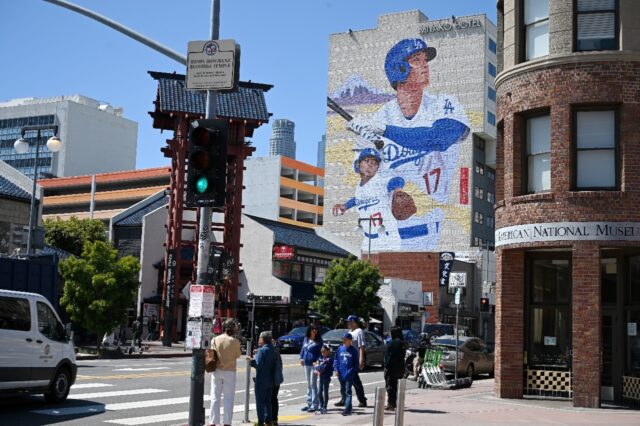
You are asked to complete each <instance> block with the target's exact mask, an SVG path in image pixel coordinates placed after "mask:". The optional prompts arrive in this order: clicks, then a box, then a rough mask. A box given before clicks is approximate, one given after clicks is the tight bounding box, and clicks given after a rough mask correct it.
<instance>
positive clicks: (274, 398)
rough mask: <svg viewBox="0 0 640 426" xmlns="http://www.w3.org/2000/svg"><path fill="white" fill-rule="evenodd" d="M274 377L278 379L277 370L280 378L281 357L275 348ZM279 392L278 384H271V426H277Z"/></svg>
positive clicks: (275, 382)
mask: <svg viewBox="0 0 640 426" xmlns="http://www.w3.org/2000/svg"><path fill="white" fill-rule="evenodd" d="M275 351H276V372H275V374H276V377H278V370H280V376H281V377H282V357H281V356H280V350H279V349H278V348H277V347H276V348H275ZM279 392H280V383H278V381H277V380H275V381H274V383H273V392H271V426H278V413H279V412H280V402H279V401H278V393H279Z"/></svg>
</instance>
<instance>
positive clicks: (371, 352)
mask: <svg viewBox="0 0 640 426" xmlns="http://www.w3.org/2000/svg"><path fill="white" fill-rule="evenodd" d="M347 331H349V330H347V329H346V328H338V329H335V330H331V331H328V332H326V333H324V334H323V335H322V340H324V343H325V344H327V345H329V347H330V348H331V353H332V354H334V353H335V352H336V351H337V350H338V348H339V347H340V345H341V344H342V336H344V333H346V332H347ZM364 341H365V359H364V365H365V367H370V366H373V365H379V366H384V351H385V345H384V342H383V341H382V339H381V338H380V336H378V335H377V334H375V333H373V332H371V331H364Z"/></svg>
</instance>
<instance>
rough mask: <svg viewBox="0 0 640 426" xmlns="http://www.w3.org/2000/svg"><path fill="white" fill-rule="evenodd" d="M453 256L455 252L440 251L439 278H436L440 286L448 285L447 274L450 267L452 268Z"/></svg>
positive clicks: (449, 272) (449, 271) (454, 256)
mask: <svg viewBox="0 0 640 426" xmlns="http://www.w3.org/2000/svg"><path fill="white" fill-rule="evenodd" d="M455 258H456V254H455V253H454V252H452V251H445V252H442V253H440V274H439V277H440V278H439V280H438V282H439V283H440V287H446V286H448V285H449V275H450V274H451V268H453V261H454V259H455Z"/></svg>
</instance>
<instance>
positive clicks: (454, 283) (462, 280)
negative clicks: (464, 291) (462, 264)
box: [449, 272, 467, 288]
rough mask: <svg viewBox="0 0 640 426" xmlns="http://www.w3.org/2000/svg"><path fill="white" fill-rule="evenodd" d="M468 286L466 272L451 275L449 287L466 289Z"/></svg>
mask: <svg viewBox="0 0 640 426" xmlns="http://www.w3.org/2000/svg"><path fill="white" fill-rule="evenodd" d="M466 286H467V273H466V272H452V273H451V274H449V287H452V288H457V287H466Z"/></svg>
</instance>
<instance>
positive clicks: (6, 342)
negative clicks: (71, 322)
mask: <svg viewBox="0 0 640 426" xmlns="http://www.w3.org/2000/svg"><path fill="white" fill-rule="evenodd" d="M31 318H32V312H31V307H30V305H29V300H28V299H26V298H22V297H13V296H12V297H7V296H0V341H2V345H0V389H15V388H18V387H22V386H29V384H30V383H29V382H30V380H31V365H32V362H33V360H34V359H35V358H36V343H35V340H36V338H35V330H33V327H32V325H31Z"/></svg>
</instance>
